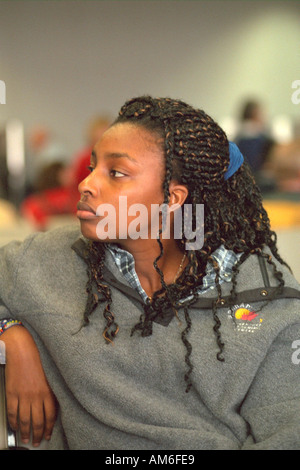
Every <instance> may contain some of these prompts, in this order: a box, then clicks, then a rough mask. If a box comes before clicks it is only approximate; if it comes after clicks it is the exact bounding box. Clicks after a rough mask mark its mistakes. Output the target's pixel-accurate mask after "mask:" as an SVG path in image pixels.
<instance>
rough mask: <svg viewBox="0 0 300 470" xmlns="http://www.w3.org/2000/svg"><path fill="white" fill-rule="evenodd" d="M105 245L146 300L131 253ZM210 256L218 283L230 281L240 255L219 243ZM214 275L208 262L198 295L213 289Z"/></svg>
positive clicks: (123, 272)
mask: <svg viewBox="0 0 300 470" xmlns="http://www.w3.org/2000/svg"><path fill="white" fill-rule="evenodd" d="M106 247H107V249H108V250H109V252H110V253H111V254H112V256H113V259H114V261H115V263H116V265H117V266H118V268H119V270H120V272H121V274H122V275H123V276H124V278H125V279H126V280H127V282H128V283H129V284H130V286H131V287H132V288H133V289H135V290H136V291H137V292H138V293H139V294H140V296H141V297H142V299H143V300H144V302H147V300H148V296H147V294H146V292H145V291H144V289H143V288H142V286H141V283H140V280H139V278H138V276H137V273H136V271H135V261H134V257H133V256H132V254H131V253H129V252H128V251H125V250H123V249H121V248H120V247H118V246H117V245H114V244H110V245H106ZM212 256H213V258H214V259H215V260H216V261H217V263H218V265H219V267H220V271H219V282H220V284H221V283H222V282H230V281H231V277H232V268H233V266H234V265H235V263H236V262H237V261H238V259H239V257H240V255H238V254H236V253H234V252H233V251H230V250H227V249H226V248H225V247H224V246H223V245H221V246H220V247H219V248H217V249H216V250H215V251H214V253H213V254H212ZM215 277H216V274H215V271H214V268H213V266H212V265H211V264H208V265H207V267H206V275H205V276H204V278H203V285H202V286H201V288H200V289H199V291H198V295H201V294H203V293H204V292H206V291H207V290H208V289H213V288H214V287H215Z"/></svg>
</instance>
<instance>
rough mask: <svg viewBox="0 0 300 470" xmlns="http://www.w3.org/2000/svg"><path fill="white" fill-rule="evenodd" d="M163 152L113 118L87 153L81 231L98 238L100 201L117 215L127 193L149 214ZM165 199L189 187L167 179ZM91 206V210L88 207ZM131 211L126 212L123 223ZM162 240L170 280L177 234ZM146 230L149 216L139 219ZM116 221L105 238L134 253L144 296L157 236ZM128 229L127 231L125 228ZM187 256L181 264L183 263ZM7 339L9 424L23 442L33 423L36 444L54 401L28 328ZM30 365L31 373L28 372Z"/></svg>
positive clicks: (45, 432)
mask: <svg viewBox="0 0 300 470" xmlns="http://www.w3.org/2000/svg"><path fill="white" fill-rule="evenodd" d="M163 175H164V156H163V152H162V150H161V146H160V142H159V141H158V138H157V137H156V136H155V135H152V134H151V133H150V132H149V131H148V130H145V129H143V128H141V127H139V126H135V125H133V124H129V123H123V124H116V125H114V126H113V127H111V128H110V129H108V130H107V131H106V132H105V133H104V134H103V136H102V137H101V139H100V140H99V142H98V143H97V144H96V145H95V147H94V150H93V153H92V156H91V173H90V175H89V176H88V177H87V178H86V179H85V180H84V181H82V182H81V183H80V185H79V191H80V193H81V201H82V202H83V203H85V204H88V206H89V207H90V210H85V209H86V208H85V207H81V206H79V211H78V214H77V215H78V218H79V220H80V225H81V231H82V234H83V235H84V236H85V237H86V238H88V239H91V240H96V241H99V237H98V235H97V232H96V227H97V224H98V222H99V220H100V218H99V216H97V215H96V213H95V212H96V210H97V207H98V206H99V205H100V204H104V203H109V204H112V205H113V206H114V207H115V208H116V212H117V219H116V220H117V221H118V220H119V214H118V208H119V196H126V197H127V203H128V207H130V206H131V205H132V204H134V203H139V204H143V205H144V206H145V207H146V208H147V210H148V214H150V213H151V204H162V203H163V200H164V195H163V188H162V182H163ZM169 192H170V201H169V205H170V206H172V205H174V204H177V205H179V206H182V205H183V203H184V201H185V199H186V197H187V195H188V190H187V188H186V187H185V186H183V185H180V184H178V183H177V182H176V181H172V182H171V183H170V186H169ZM92 211H94V212H92ZM133 219H134V217H130V216H128V218H127V222H128V225H127V229H128V227H129V225H130V223H131V222H132V220H133ZM172 221H173V218H172V214H171V230H170V234H171V237H170V238H169V239H164V240H163V248H164V255H163V256H162V258H161V259H160V260H159V263H158V265H159V268H160V269H161V270H162V272H163V274H164V279H165V282H166V283H167V284H171V283H172V282H173V281H174V277H175V276H176V273H177V272H178V267H179V266H180V263H181V261H182V252H181V251H180V249H179V247H178V244H177V242H176V240H174V238H173V237H172V233H173V230H172ZM143 224H144V228H145V230H146V231H147V230H148V233H149V230H150V227H151V225H150V217H149V218H147V219H145V220H144V221H143ZM119 229H120V227H119V225H118V223H117V225H116V238H115V239H110V240H107V239H106V240H105V241H106V242H108V241H109V242H117V243H118V244H119V245H121V247H122V248H123V249H125V250H127V251H129V252H130V253H131V254H132V255H133V256H134V259H135V268H136V272H137V275H138V277H139V279H140V282H141V285H142V287H143V288H144V290H145V292H146V293H147V295H148V296H152V294H153V293H154V292H155V291H157V290H159V289H160V288H161V280H160V277H159V275H158V273H157V272H156V271H155V269H154V266H153V261H154V259H155V258H156V257H157V256H158V255H159V253H160V249H159V246H158V243H157V240H155V239H151V238H150V237H148V238H146V239H137V240H133V239H131V238H130V237H127V238H125V239H124V238H122V239H119V238H118V237H119V233H120V230H119ZM127 235H128V233H127ZM186 263H187V260H185V264H184V265H183V267H182V268H184V267H185V265H186ZM1 340H2V341H4V342H5V345H6V356H7V365H6V393H7V408H8V416H9V421H10V424H11V426H12V428H13V429H17V428H18V427H19V429H20V434H21V438H22V440H23V442H28V441H29V437H30V428H32V436H33V440H32V443H33V445H36V446H38V445H39V444H40V442H41V440H42V439H43V438H46V439H50V437H51V433H52V430H53V426H54V423H55V418H56V410H57V403H56V399H55V396H54V395H53V393H52V391H51V389H50V387H49V384H48V382H47V379H46V377H45V374H44V371H43V368H42V365H41V361H40V356H39V352H38V349H37V347H36V345H35V343H34V341H33V339H32V337H31V335H30V333H29V332H28V331H27V330H26V329H25V328H23V327H21V326H15V327H12V328H10V329H8V330H7V331H6V332H5V333H3V335H2V336H1ZM28 371H30V374H29V373H28Z"/></svg>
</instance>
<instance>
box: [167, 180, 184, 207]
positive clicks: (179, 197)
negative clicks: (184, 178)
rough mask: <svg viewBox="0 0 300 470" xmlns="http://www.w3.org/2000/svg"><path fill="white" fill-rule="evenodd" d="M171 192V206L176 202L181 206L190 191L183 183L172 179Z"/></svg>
mask: <svg viewBox="0 0 300 470" xmlns="http://www.w3.org/2000/svg"><path fill="white" fill-rule="evenodd" d="M169 193H170V199H169V206H172V205H174V204H178V205H179V206H182V205H183V204H184V201H185V200H186V198H187V196H188V193H189V192H188V189H187V187H186V186H184V185H183V184H179V183H176V182H175V181H171V183H170V186H169Z"/></svg>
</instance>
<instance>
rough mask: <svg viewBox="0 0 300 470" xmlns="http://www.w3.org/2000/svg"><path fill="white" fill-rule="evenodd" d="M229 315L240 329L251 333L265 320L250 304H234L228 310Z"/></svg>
mask: <svg viewBox="0 0 300 470" xmlns="http://www.w3.org/2000/svg"><path fill="white" fill-rule="evenodd" d="M228 316H229V317H230V318H231V319H233V321H234V323H235V325H236V328H237V330H238V331H247V332H249V333H253V331H255V330H257V329H258V328H260V326H261V324H262V321H263V320H262V318H260V317H259V314H258V313H256V312H255V310H254V308H253V307H252V306H251V305H249V304H240V305H234V306H233V307H232V308H231V309H229V310H228Z"/></svg>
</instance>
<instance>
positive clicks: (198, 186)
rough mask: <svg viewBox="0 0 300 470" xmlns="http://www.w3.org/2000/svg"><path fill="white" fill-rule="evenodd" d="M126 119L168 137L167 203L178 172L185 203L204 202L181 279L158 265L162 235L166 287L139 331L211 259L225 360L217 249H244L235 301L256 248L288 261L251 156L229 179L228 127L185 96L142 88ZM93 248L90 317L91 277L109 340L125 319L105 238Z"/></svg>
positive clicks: (190, 288) (145, 331)
mask: <svg viewBox="0 0 300 470" xmlns="http://www.w3.org/2000/svg"><path fill="white" fill-rule="evenodd" d="M124 122H130V123H132V124H135V125H137V126H142V127H143V128H144V129H147V130H148V131H150V132H152V133H153V134H154V135H156V136H157V137H158V139H157V142H161V144H159V145H161V149H162V151H163V154H164V156H165V174H164V175H163V191H164V203H168V202H169V184H170V182H171V180H172V179H174V180H176V181H178V182H179V183H181V184H184V185H186V186H187V188H188V191H189V193H188V197H187V199H186V201H185V203H186V204H191V206H192V208H193V215H195V208H196V205H197V204H204V206H205V221H204V244H203V247H202V248H201V249H200V250H189V251H188V252H187V253H186V255H187V257H188V261H189V263H188V265H187V267H186V268H185V270H184V271H183V273H182V274H181V276H180V278H179V279H177V281H176V284H171V285H169V286H167V285H166V284H165V282H164V278H163V273H162V272H161V271H160V270H159V268H158V266H157V261H158V259H159V258H160V257H161V256H162V254H163V246H162V243H161V241H160V239H158V243H159V244H160V255H159V257H158V258H157V259H156V260H155V261H154V267H155V269H156V270H157V272H158V273H159V275H160V277H161V284H162V288H161V289H160V291H159V292H156V293H155V294H154V296H153V300H152V302H151V304H148V305H146V306H145V309H144V314H143V315H142V316H141V318H140V321H139V323H138V324H137V325H135V326H134V327H133V329H132V334H133V333H134V332H135V331H137V330H138V331H140V332H141V335H142V336H148V335H150V334H152V322H153V320H154V319H155V316H156V315H157V314H158V313H159V312H163V311H165V310H168V309H170V308H172V309H173V310H174V311H175V312H176V314H177V309H176V303H177V301H178V300H180V299H184V298H186V297H188V296H189V295H190V294H191V292H195V291H196V290H197V289H198V288H199V287H200V286H201V285H202V280H203V277H204V275H205V270H206V267H207V265H208V264H209V263H210V264H211V265H212V266H213V268H214V270H215V273H216V279H215V282H216V287H217V292H218V297H217V299H215V301H214V302H213V305H212V310H213V318H214V321H215V325H214V332H215V335H216V341H217V345H218V347H219V351H218V352H217V359H218V360H220V361H223V360H224V357H223V354H222V353H223V348H224V344H223V342H222V340H221V333H220V327H221V322H220V319H219V317H218V307H219V303H220V300H221V288H220V284H219V276H218V273H219V266H218V265H217V263H216V262H215V260H214V258H213V257H212V256H211V255H212V253H213V252H214V251H215V250H216V249H217V248H218V247H219V246H220V245H221V244H223V245H224V246H225V248H227V249H228V250H232V251H234V252H235V253H241V254H242V256H241V258H240V261H239V262H238V263H237V264H236V266H235V267H234V268H233V278H232V291H231V298H232V302H234V298H235V295H236V292H235V287H236V276H237V274H238V268H239V266H240V265H241V264H242V262H244V261H245V259H247V257H248V256H249V255H250V254H253V253H256V254H258V255H259V256H266V255H265V254H263V253H262V248H263V247H264V246H269V247H270V249H271V252H272V253H273V255H274V256H275V258H276V259H277V260H279V261H280V262H281V263H283V264H285V263H284V262H283V260H282V259H281V258H280V256H279V254H278V252H277V248H276V235H275V233H274V232H272V231H271V230H270V223H269V219H268V216H267V213H266V211H265V210H264V208H263V205H262V197H261V194H260V191H259V189H258V187H257V186H256V184H255V181H254V178H253V175H252V173H251V171H250V169H249V167H248V166H247V164H246V163H244V164H243V165H242V167H241V168H240V169H239V170H238V171H237V172H236V173H235V174H234V175H233V176H232V177H231V178H229V179H228V180H227V181H225V179H224V175H225V172H226V170H227V168H228V165H229V148H228V140H227V137H226V135H225V133H224V132H223V130H222V129H221V128H220V127H219V126H218V124H217V123H216V122H215V121H214V120H213V119H212V118H211V117H210V116H208V115H207V114H206V113H205V112H204V111H202V110H198V109H194V108H193V107H191V106H189V105H188V104H186V103H184V102H182V101H180V100H172V99H169V98H157V99H153V98H152V97H150V96H142V97H138V98H134V99H132V100H130V101H128V102H126V103H125V104H124V106H123V107H122V108H121V110H120V113H119V117H118V118H117V119H116V121H115V122H114V123H113V125H116V124H118V123H124ZM186 241H187V240H186V239H185V235H184V232H183V237H182V240H180V241H178V243H179V246H180V247H181V249H182V250H184V244H185V242H186ZM88 250H89V258H90V260H91V261H90V265H89V268H88V272H89V276H90V278H89V282H88V287H87V289H88V293H89V299H90V301H89V303H88V305H89V307H87V309H88V313H87V312H86V313H85V318H86V321H87V319H88V316H89V315H90V313H91V312H92V311H93V310H94V309H95V308H96V305H97V303H95V302H93V301H92V300H91V299H92V295H93V294H92V291H91V284H92V282H95V283H96V285H97V289H98V292H99V293H101V295H102V300H106V307H105V309H104V317H105V318H106V326H105V330H104V336H105V338H106V339H107V341H112V339H113V338H114V336H115V335H116V333H117V330H118V327H117V325H116V324H115V322H114V317H113V314H112V313H111V312H110V304H111V294H110V289H109V288H108V287H107V286H105V285H104V284H103V282H102V275H101V269H102V265H103V256H104V255H103V251H104V249H103V246H102V245H101V244H100V243H96V242H91V243H90V245H89V248H88ZM267 261H268V263H270V264H272V265H273V268H274V273H275V276H276V277H277V279H278V281H279V289H280V288H281V287H282V285H283V280H282V275H281V273H279V272H278V271H277V270H276V268H275V264H274V263H273V262H272V260H271V258H270V257H267ZM191 302H192V301H191ZM184 317H185V321H186V328H185V330H184V331H183V333H182V341H183V343H184V344H185V346H186V349H187V353H186V356H185V361H186V364H187V367H188V372H187V373H186V375H185V380H186V382H187V391H188V390H189V388H190V386H191V382H190V374H191V372H192V368H193V366H192V364H191V361H190V354H191V351H192V347H191V344H190V343H189V341H188V339H187V337H188V333H189V331H190V328H191V326H192V325H191V319H190V316H189V313H188V307H187V306H186V307H185V309H184Z"/></svg>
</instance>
